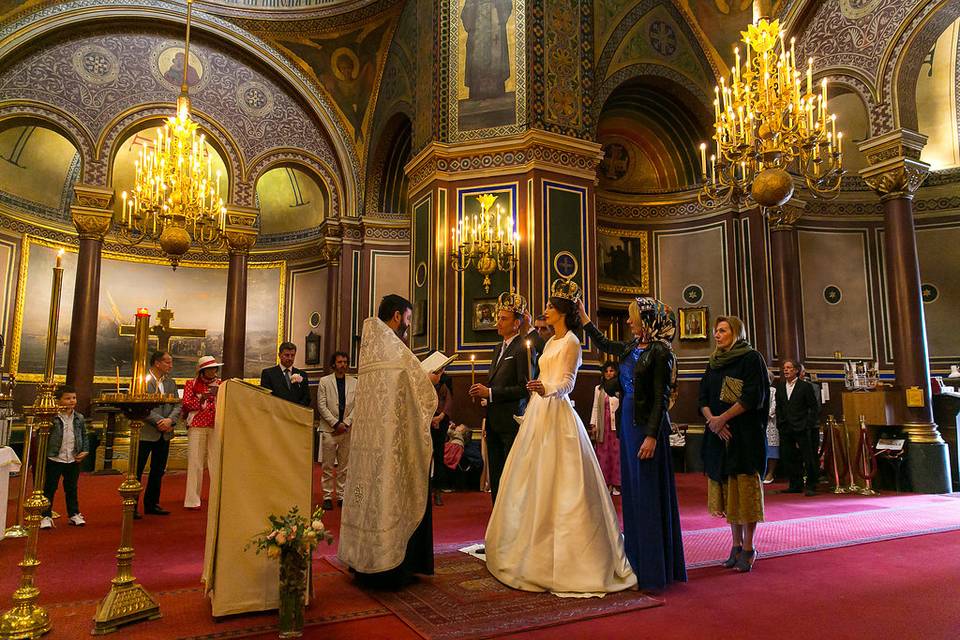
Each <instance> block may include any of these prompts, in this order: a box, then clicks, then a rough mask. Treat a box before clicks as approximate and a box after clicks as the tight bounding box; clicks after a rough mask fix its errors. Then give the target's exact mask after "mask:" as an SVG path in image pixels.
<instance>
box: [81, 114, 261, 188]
mask: <svg viewBox="0 0 960 640" xmlns="http://www.w3.org/2000/svg"><path fill="white" fill-rule="evenodd" d="M170 115H171V113H170V105H169V104H151V105H144V107H143V108H141V109H137V110H136V111H133V112H131V113H127V114H126V115H123V116H122V117H120V118H117V119H115V120H114V121H113V122H112V123H111V124H110V125H109V127H108V128H107V129H104V131H103V134H102V135H101V137H100V140H98V141H97V148H96V153H97V155H96V158H97V160H98V161H99V162H102V163H105V164H106V167H107V175H106V182H104V186H112V185H113V160H114V158H115V157H116V155H117V153H118V152H119V150H120V145H121V144H123V141H124V140H126V139H127V138H129V137H130V136H131V135H132V134H133V133H135V132H137V131H143V130H145V129H148V128H150V127H152V126H154V123H156V122H158V121H161V120H165V119H166V118H167V117H169V116H170ZM190 115H191V117H192V118H193V119H194V120H196V121H197V123H198V124H199V125H200V128H201V129H203V130H204V133H206V134H207V140H209V142H210V144H211V146H213V148H214V149H216V150H217V153H219V154H220V157H221V158H222V159H223V161H224V164H226V165H227V176H228V182H229V185H228V189H227V196H228V197H227V199H226V200H225V201H226V202H232V201H233V200H232V199H233V194H234V189H235V186H234V185H236V184H239V183H240V181H241V180H242V179H243V173H244V171H243V166H244V161H243V156H242V155H241V154H240V151H239V150H238V148H237V142H236V140H234V139H233V137H232V136H230V134H229V133H228V132H227V131H225V130H224V129H223V128H222V127H221V126H220V125H219V124H217V123H216V122H215V121H214V120H212V119H211V118H210V117H209V116H208V115H207V114H205V113H203V112H202V111H198V110H197V109H191V110H190Z"/></svg>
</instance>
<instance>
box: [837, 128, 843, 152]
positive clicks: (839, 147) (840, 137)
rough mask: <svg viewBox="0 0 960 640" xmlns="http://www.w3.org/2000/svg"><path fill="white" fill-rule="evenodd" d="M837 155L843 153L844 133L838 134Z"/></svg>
mask: <svg viewBox="0 0 960 640" xmlns="http://www.w3.org/2000/svg"><path fill="white" fill-rule="evenodd" d="M837 153H843V131H841V132H840V133H838V134H837Z"/></svg>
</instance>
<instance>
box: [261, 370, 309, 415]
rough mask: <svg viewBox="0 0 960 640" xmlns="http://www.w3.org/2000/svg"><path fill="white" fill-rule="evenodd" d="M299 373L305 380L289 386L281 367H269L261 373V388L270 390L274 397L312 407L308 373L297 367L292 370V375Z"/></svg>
mask: <svg viewBox="0 0 960 640" xmlns="http://www.w3.org/2000/svg"><path fill="white" fill-rule="evenodd" d="M297 373H299V374H300V375H301V376H302V377H303V380H302V381H301V382H293V383H291V384H290V386H289V387H288V386H287V379H286V377H285V376H284V375H283V369H282V368H281V367H280V365H276V366H273V367H268V368H266V369H264V370H263V371H261V372H260V386H261V387H263V388H264V389H270V391H272V392H273V395H275V396H277V397H278V398H283V399H284V400H288V401H290V402H296V403H297V404H300V405H303V406H304V407H309V406H310V382H309V381H308V380H307V372H306V371H304V370H303V369H297V368H296V367H291V368H290V375H291V376H292V375H294V374H297Z"/></svg>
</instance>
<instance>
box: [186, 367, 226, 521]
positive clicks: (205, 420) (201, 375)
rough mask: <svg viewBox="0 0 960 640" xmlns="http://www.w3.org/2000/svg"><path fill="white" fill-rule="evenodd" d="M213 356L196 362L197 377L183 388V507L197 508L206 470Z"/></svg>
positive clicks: (216, 373)
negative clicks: (185, 451)
mask: <svg viewBox="0 0 960 640" xmlns="http://www.w3.org/2000/svg"><path fill="white" fill-rule="evenodd" d="M222 366H223V365H222V364H220V363H219V362H217V359H216V358H214V357H213V356H202V357H201V358H200V360H199V361H198V362H197V377H196V378H194V379H193V380H187V383H186V384H185V385H183V411H184V412H185V413H186V414H187V487H186V492H185V495H184V496H183V506H184V507H185V508H187V509H199V508H200V491H201V489H202V488H203V470H204V469H205V468H207V467H208V464H207V461H208V455H209V453H208V451H209V449H208V444H207V443H208V440H209V438H210V432H211V431H213V423H214V420H215V419H216V410H217V389H218V388H219V387H220V367H222Z"/></svg>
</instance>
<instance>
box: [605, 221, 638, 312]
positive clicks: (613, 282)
mask: <svg viewBox="0 0 960 640" xmlns="http://www.w3.org/2000/svg"><path fill="white" fill-rule="evenodd" d="M597 289H598V290H600V291H605V292H608V293H623V294H628V295H633V296H638V295H641V294H645V293H650V255H649V249H648V247H647V232H646V231H637V230H633V229H613V228H610V227H597Z"/></svg>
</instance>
